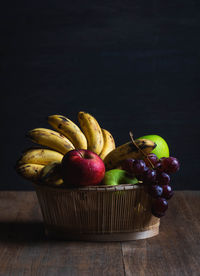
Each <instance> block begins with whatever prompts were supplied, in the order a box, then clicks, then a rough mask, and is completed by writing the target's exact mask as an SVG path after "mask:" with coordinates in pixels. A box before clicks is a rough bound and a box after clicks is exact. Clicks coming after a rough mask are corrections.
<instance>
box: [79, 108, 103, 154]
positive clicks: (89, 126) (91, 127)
mask: <svg viewBox="0 0 200 276" xmlns="http://www.w3.org/2000/svg"><path fill="white" fill-rule="evenodd" d="M78 121H79V123H80V126H81V129H82V131H83V133H84V135H85V136H86V138H87V143H88V150H90V151H92V152H94V153H96V154H100V153H101V151H102V149H103V144H104V140H103V134H102V130H101V127H100V126H99V124H98V122H97V120H96V119H95V118H94V117H93V116H92V115H90V114H89V113H86V112H83V111H80V112H79V113H78Z"/></svg>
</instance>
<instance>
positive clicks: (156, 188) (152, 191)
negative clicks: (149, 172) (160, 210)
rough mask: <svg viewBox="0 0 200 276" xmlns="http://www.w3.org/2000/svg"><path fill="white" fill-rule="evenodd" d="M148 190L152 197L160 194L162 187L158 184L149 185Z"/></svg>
mask: <svg viewBox="0 0 200 276" xmlns="http://www.w3.org/2000/svg"><path fill="white" fill-rule="evenodd" d="M148 192H149V194H150V196H152V197H153V198H158V197H160V196H161V195H162V193H163V188H162V187H161V186H159V185H151V186H149V189H148Z"/></svg>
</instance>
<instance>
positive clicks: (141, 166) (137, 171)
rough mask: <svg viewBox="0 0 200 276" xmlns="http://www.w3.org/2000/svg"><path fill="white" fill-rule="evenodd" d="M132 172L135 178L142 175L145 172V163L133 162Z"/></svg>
mask: <svg viewBox="0 0 200 276" xmlns="http://www.w3.org/2000/svg"><path fill="white" fill-rule="evenodd" d="M132 171H133V173H134V175H135V176H136V177H137V176H139V175H143V174H144V172H145V171H146V164H145V162H144V161H143V160H135V162H134V163H133V168H132Z"/></svg>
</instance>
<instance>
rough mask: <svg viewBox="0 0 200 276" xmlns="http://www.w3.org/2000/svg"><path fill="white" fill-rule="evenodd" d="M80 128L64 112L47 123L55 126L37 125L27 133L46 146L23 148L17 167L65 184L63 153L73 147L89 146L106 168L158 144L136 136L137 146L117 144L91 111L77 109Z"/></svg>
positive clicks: (31, 177)
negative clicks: (42, 126) (63, 114)
mask: <svg viewBox="0 0 200 276" xmlns="http://www.w3.org/2000/svg"><path fill="white" fill-rule="evenodd" d="M78 121H79V124H80V128H79V127H78V126H77V125H76V124H75V123H74V122H72V121H71V120H70V119H68V118H66V117H65V116H62V115H51V116H49V117H48V123H49V124H50V125H51V127H53V128H54V129H55V130H52V129H46V128H35V129H33V130H30V131H29V132H28V134H27V136H28V137H29V138H30V139H31V140H32V141H33V142H34V143H36V144H39V145H41V146H43V147H39V148H31V149H28V150H26V151H24V152H23V154H22V156H21V158H20V159H19V160H18V161H17V164H16V170H17V172H18V173H19V174H20V175H21V176H23V177H24V178H26V179H28V180H31V181H40V182H45V183H48V184H52V185H57V186H60V185H62V184H63V180H62V177H61V170H60V169H61V161H62V158H63V156H64V155H65V154H66V153H67V152H68V151H70V150H73V149H88V150H91V151H93V152H95V153H96V154H98V155H99V156H100V157H101V158H102V160H103V161H104V163H105V166H106V169H107V170H109V169H112V168H116V167H118V166H119V164H120V162H121V161H122V160H124V159H126V158H136V159H140V158H141V155H142V154H141V151H140V150H139V148H140V149H142V150H143V152H145V153H146V154H148V153H150V152H151V151H152V150H153V148H154V146H155V144H154V143H153V142H151V141H149V140H146V139H140V140H139V139H138V140H136V141H135V142H136V144H137V147H136V146H135V145H134V144H133V143H132V142H128V143H126V144H124V145H121V146H119V147H117V148H116V147H115V141H114V138H113V136H112V135H111V133H110V132H109V131H108V130H106V129H103V128H101V127H100V125H99V123H98V122H97V120H96V119H95V118H94V117H93V116H92V115H90V114H88V113H86V112H83V111H80V112H79V113H78Z"/></svg>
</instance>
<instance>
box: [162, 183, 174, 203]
mask: <svg viewBox="0 0 200 276" xmlns="http://www.w3.org/2000/svg"><path fill="white" fill-rule="evenodd" d="M162 188H163V192H162V195H161V196H162V197H164V198H165V199H168V200H169V199H170V198H171V197H172V196H173V194H174V192H173V190H172V187H171V186H169V185H163V186H162Z"/></svg>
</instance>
